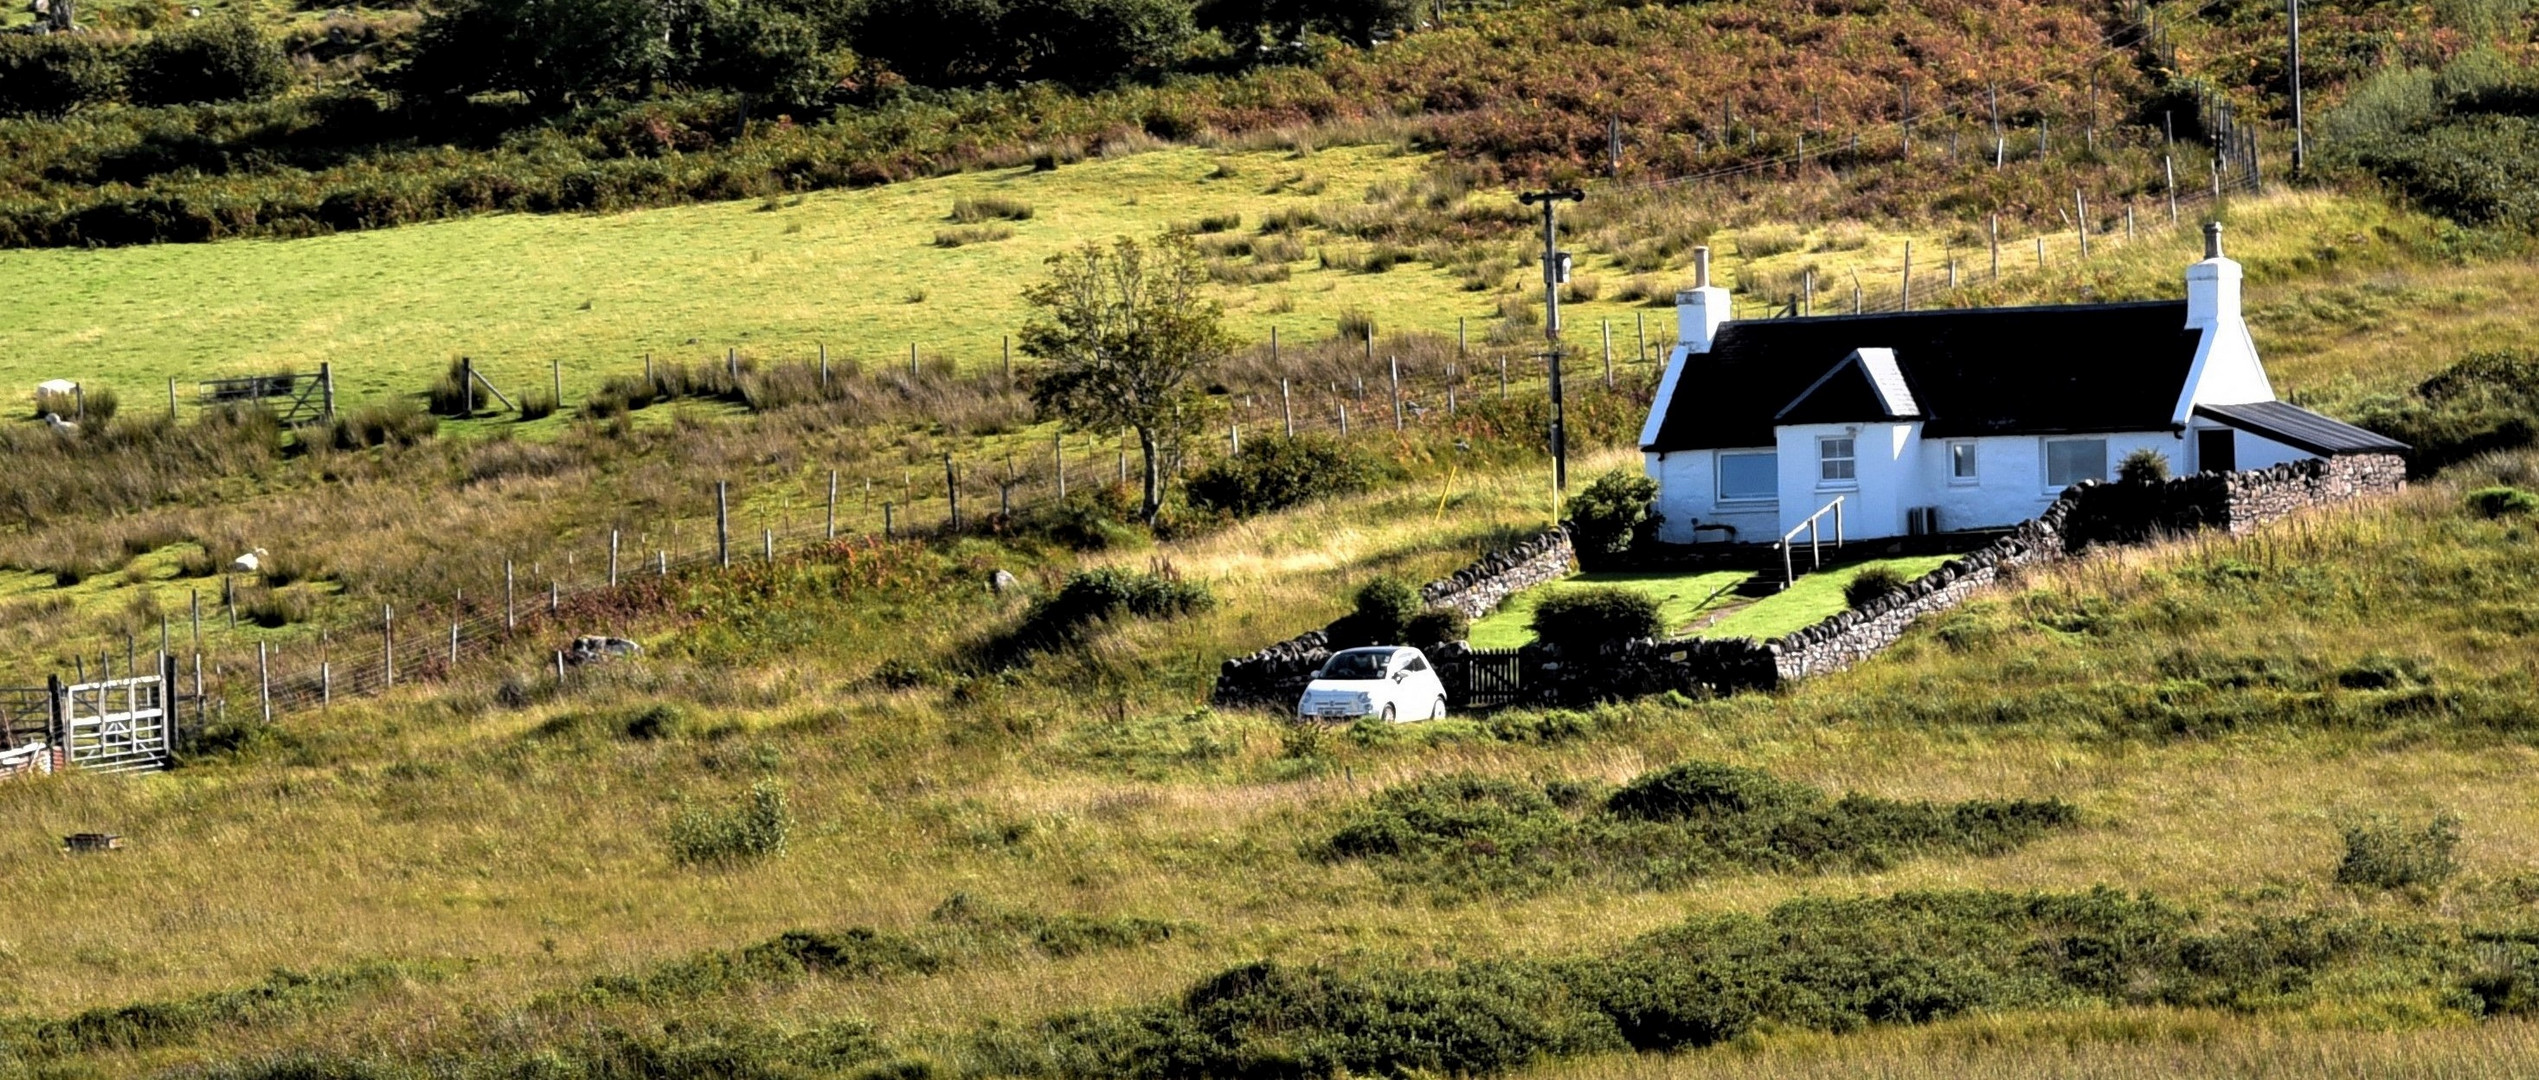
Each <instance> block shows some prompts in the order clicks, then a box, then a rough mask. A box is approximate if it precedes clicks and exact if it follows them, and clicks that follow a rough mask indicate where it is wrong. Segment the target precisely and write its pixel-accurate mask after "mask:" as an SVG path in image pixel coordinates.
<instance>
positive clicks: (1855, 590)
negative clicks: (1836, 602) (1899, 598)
mask: <svg viewBox="0 0 2539 1080" xmlns="http://www.w3.org/2000/svg"><path fill="white" fill-rule="evenodd" d="M1903 587H1904V575H1903V574H1899V573H1897V572H1896V569H1895V567H1892V566H1871V567H1865V568H1863V569H1862V570H1861V571H1860V572H1859V573H1857V574H1853V575H1852V576H1851V580H1850V581H1848V582H1845V583H1844V584H1843V603H1845V604H1849V605H1851V606H1852V607H1856V608H1857V607H1867V606H1869V601H1872V600H1875V599H1877V598H1879V597H1881V596H1885V595H1886V594H1888V593H1891V592H1894V591H1896V590H1897V589H1901V588H1903Z"/></svg>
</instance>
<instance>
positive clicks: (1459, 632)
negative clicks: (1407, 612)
mask: <svg viewBox="0 0 2539 1080" xmlns="http://www.w3.org/2000/svg"><path fill="white" fill-rule="evenodd" d="M1471 636H1472V619H1471V618H1470V617H1468V616H1466V615H1465V614H1464V613H1463V609H1462V608H1451V607H1445V608H1430V609H1428V610H1426V611H1423V612H1420V613H1419V614H1417V615H1413V616H1411V619H1410V621H1409V622H1406V623H1403V624H1402V640H1403V641H1406V642H1409V643H1410V644H1413V645H1417V646H1420V647H1422V648H1429V647H1434V646H1438V645H1443V644H1445V643H1447V642H1449V641H1462V640H1465V639H1466V638H1469V637H1471Z"/></svg>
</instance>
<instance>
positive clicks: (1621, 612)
mask: <svg viewBox="0 0 2539 1080" xmlns="http://www.w3.org/2000/svg"><path fill="white" fill-rule="evenodd" d="M1533 627H1534V639H1535V640H1537V641H1540V642H1543V643H1545V644H1549V645H1554V646H1557V647H1559V648H1561V649H1562V650H1564V651H1580V652H1593V651H1595V650H1597V649H1599V648H1602V647H1604V646H1605V645H1608V644H1611V643H1613V642H1617V641H1627V640H1629V639H1632V638H1655V637H1658V636H1660V635H1662V634H1664V633H1665V632H1666V624H1665V622H1664V621H1663V620H1662V619H1661V618H1660V617H1659V616H1658V604H1657V598H1656V597H1653V596H1650V595H1648V594H1647V593H1643V592H1636V591H1633V590H1631V589H1625V588H1622V587H1620V586H1616V585H1589V586H1583V587H1575V588H1565V589H1557V590H1554V591H1553V592H1552V593H1551V595H1549V596H1546V597H1544V598H1543V600H1542V602H1541V603H1539V604H1536V605H1534V621H1533Z"/></svg>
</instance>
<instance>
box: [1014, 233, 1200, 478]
mask: <svg viewBox="0 0 2539 1080" xmlns="http://www.w3.org/2000/svg"><path fill="white" fill-rule="evenodd" d="M1207 280H1208V274H1207V268H1206V266H1205V264H1203V263H1202V262H1201V261H1200V258H1199V254H1198V252H1197V251H1196V250H1194V249H1193V248H1192V247H1191V246H1190V245H1189V244H1188V243H1187V242H1184V241H1181V240H1177V239H1173V238H1169V237H1167V238H1164V239H1160V240H1157V241H1156V242H1155V243H1154V244H1153V245H1151V246H1150V245H1146V244H1141V243H1139V242H1137V241H1136V240H1133V239H1130V238H1128V237H1121V238H1120V239H1119V240H1118V241H1116V242H1114V243H1113V244H1112V246H1111V247H1110V248H1108V249H1104V248H1102V247H1100V246H1098V245H1095V244H1090V243H1088V244H1086V245H1085V246H1083V247H1082V248H1079V249H1077V250H1075V251H1073V252H1069V253H1066V254H1063V255H1055V256H1051V257H1050V259H1049V279H1048V280H1047V281H1043V282H1041V283H1040V284H1038V285H1034V286H1032V287H1031V288H1029V289H1027V290H1024V292H1023V298H1024V299H1026V300H1028V301H1030V302H1031V303H1032V305H1033V306H1034V307H1037V308H1039V309H1041V311H1040V314H1037V315H1035V316H1033V318H1032V319H1031V321H1029V322H1027V323H1025V324H1024V325H1023V332H1022V344H1023V353H1024V355H1026V356H1031V357H1035V358H1038V359H1040V360H1042V361H1045V362H1046V366H1045V367H1043V368H1042V369H1041V370H1040V371H1039V372H1037V373H1036V374H1035V375H1034V376H1033V377H1032V380H1031V387H1030V390H1031V399H1032V404H1033V405H1034V406H1036V407H1037V408H1038V409H1039V410H1040V411H1041V413H1042V414H1043V415H1048V416H1056V417H1058V418H1060V419H1061V420H1064V421H1065V422H1067V423H1069V424H1071V425H1074V426H1076V427H1078V428H1082V429H1087V430H1094V431H1107V430H1117V429H1120V428H1127V429H1129V430H1131V431H1134V432H1136V433H1137V446H1138V451H1139V453H1140V455H1141V456H1142V459H1143V461H1144V463H1145V469H1144V490H1143V498H1142V501H1141V509H1140V516H1141V517H1142V518H1143V519H1144V520H1145V521H1146V523H1147V524H1149V525H1152V524H1154V522H1155V518H1156V515H1157V514H1158V513H1159V512H1161V511H1162V509H1163V505H1164V501H1163V473H1162V470H1161V464H1162V457H1161V454H1160V451H1161V449H1162V442H1163V439H1164V438H1165V437H1166V436H1169V435H1177V434H1179V433H1181V432H1184V431H1187V430H1189V428H1190V427H1191V425H1192V424H1193V423H1194V422H1195V421H1196V419H1197V413H1198V408H1197V407H1198V405H1199V400H1200V392H1199V389H1198V385H1197V381H1198V380H1197V377H1198V376H1200V375H1202V374H1204V373H1205V372H1206V371H1207V370H1208V369H1210V368H1212V367H1214V366H1215V365H1216V364H1217V362H1218V361H1219V360H1222V359H1223V358H1224V357H1225V355H1226V353H1227V352H1228V351H1229V350H1231V349H1232V347H1233V339H1232V337H1231V336H1230V335H1228V334H1227V333H1226V331H1225V327H1224V318H1225V312H1224V309H1223V308H1222V307H1220V306H1219V305H1218V304H1217V302H1216V301H1214V300H1209V299H1205V298H1203V297H1202V296H1200V294H1199V288H1200V286H1201V285H1203V284H1205V283H1206V282H1207Z"/></svg>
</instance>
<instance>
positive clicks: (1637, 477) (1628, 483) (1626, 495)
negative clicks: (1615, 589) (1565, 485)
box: [1566, 465, 1665, 567]
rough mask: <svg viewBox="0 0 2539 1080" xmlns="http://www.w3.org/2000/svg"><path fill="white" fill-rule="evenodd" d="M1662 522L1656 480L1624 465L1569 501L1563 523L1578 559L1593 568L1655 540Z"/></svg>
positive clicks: (1598, 479)
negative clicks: (1564, 522)
mask: <svg viewBox="0 0 2539 1080" xmlns="http://www.w3.org/2000/svg"><path fill="white" fill-rule="evenodd" d="M1664 521H1665V516H1664V515H1662V514H1659V513H1658V512H1657V481H1655V480H1652V479H1650V478H1649V477H1648V476H1647V474H1645V473H1642V472H1641V471H1640V470H1639V469H1637V468H1634V467H1631V466H1627V465H1626V466H1623V467H1621V468H1618V469H1615V470H1613V471H1611V472H1608V473H1606V474H1604V475H1603V476H1599V477H1597V478H1596V480H1595V482H1594V483H1592V484H1589V485H1587V487H1586V490H1584V491H1581V492H1579V493H1578V495H1577V497H1576V498H1573V499H1571V500H1570V502H1569V520H1568V521H1567V522H1566V524H1567V525H1568V526H1569V539H1570V542H1571V543H1572V544H1573V545H1575V546H1576V547H1577V549H1578V561H1579V562H1580V563H1582V564H1585V565H1587V566H1589V567H1598V566H1606V565H1611V564H1613V563H1615V562H1617V561H1619V559H1620V557H1621V556H1624V555H1628V554H1630V553H1631V552H1632V551H1633V550H1634V549H1636V548H1640V547H1645V546H1647V545H1648V544H1650V543H1653V542H1655V541H1656V539H1657V527H1658V526H1659V525H1660V524H1661V523H1663V522H1664Z"/></svg>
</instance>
